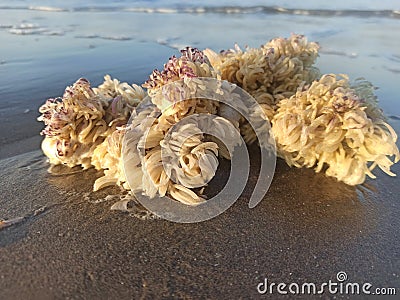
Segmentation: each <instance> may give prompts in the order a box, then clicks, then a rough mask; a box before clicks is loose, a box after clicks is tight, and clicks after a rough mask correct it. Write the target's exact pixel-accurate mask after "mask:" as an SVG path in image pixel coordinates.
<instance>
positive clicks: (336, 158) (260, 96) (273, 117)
mask: <svg viewBox="0 0 400 300" xmlns="http://www.w3.org/2000/svg"><path fill="white" fill-rule="evenodd" d="M318 48H319V46H318V44H316V43H313V42H308V41H307V39H306V38H305V37H304V36H300V35H292V36H291V37H290V38H287V39H284V38H276V39H273V40H271V41H270V42H268V43H266V44H265V45H262V46H261V47H260V48H246V49H245V50H244V51H243V50H241V49H240V48H239V47H238V46H236V47H235V49H234V50H228V51H222V52H220V53H216V52H214V51H212V50H210V49H206V50H204V51H199V50H198V49H194V48H189V47H187V48H186V49H184V50H182V51H181V56H180V57H175V56H173V57H171V58H170V59H169V61H168V62H167V63H166V64H165V65H164V69H163V70H162V71H159V70H155V71H153V73H152V74H151V75H150V78H149V80H147V81H146V82H145V83H144V84H143V87H144V88H147V95H148V96H149V97H148V100H145V101H147V103H145V104H144V105H142V104H143V102H142V103H141V105H139V106H137V105H138V104H139V103H140V102H141V101H142V100H143V99H144V98H145V96H146V93H145V91H144V90H143V89H142V88H141V87H139V86H137V85H129V84H128V83H120V82H119V81H118V80H116V79H111V77H110V76H108V75H107V76H105V81H104V83H103V84H101V85H100V86H98V87H96V88H91V86H90V84H89V82H88V81H87V80H85V79H79V80H78V81H77V82H76V83H75V84H74V85H73V86H71V87H67V88H66V90H65V93H64V95H63V97H62V98H56V99H49V100H47V101H46V103H45V104H44V105H43V106H41V107H40V112H41V113H42V115H41V116H40V117H39V120H40V121H43V122H44V123H45V125H46V127H45V129H44V130H43V131H42V134H44V135H45V136H46V137H45V139H44V141H43V143H42V149H43V152H44V153H45V155H46V156H48V158H49V161H50V163H51V164H64V165H67V166H69V167H73V166H75V165H81V166H82V167H83V168H88V167H90V166H94V167H95V168H96V169H98V170H104V176H103V177H101V178H99V179H97V180H96V182H95V185H94V190H98V189H101V188H103V187H105V186H108V185H114V184H118V185H120V186H122V187H123V188H125V189H127V190H131V191H132V192H140V193H143V194H145V195H147V196H149V197H155V196H156V195H157V196H161V197H162V196H165V195H168V196H170V197H172V198H173V199H175V200H178V201H180V202H182V203H185V204H188V205H196V204H199V203H201V202H204V201H205V196H204V195H202V190H203V189H202V187H204V186H206V185H207V183H208V182H209V181H210V180H211V179H212V178H213V177H214V175H215V173H216V171H217V168H218V165H219V157H224V158H227V159H229V158H230V155H231V151H232V149H233V148H234V146H235V145H237V144H240V139H238V138H237V136H235V135H234V134H233V133H232V132H233V131H235V129H237V130H240V132H241V134H242V135H243V137H244V140H245V141H246V143H253V142H254V141H256V140H257V138H256V135H255V133H254V130H253V128H252V126H254V125H255V124H256V126H259V127H264V126H265V125H266V124H268V121H270V122H271V124H272V130H271V132H272V135H273V137H274V138H275V142H276V145H277V151H278V155H279V156H280V157H282V158H284V159H285V160H286V162H287V163H288V164H289V165H291V166H296V167H308V168H311V167H314V168H315V170H316V171H317V172H319V171H322V170H323V171H325V173H326V174H327V175H328V176H333V177H335V178H337V179H338V180H340V181H343V182H345V183H347V184H350V185H356V184H360V183H362V182H364V180H365V177H366V175H368V176H369V177H372V178H374V175H373V174H372V170H373V169H374V168H375V167H376V166H378V167H380V168H381V169H382V170H383V171H384V172H386V173H387V174H389V175H394V174H393V173H392V172H391V171H390V167H391V165H392V164H393V163H395V162H397V161H398V160H399V157H400V155H399V150H398V148H397V146H396V139H397V136H396V133H395V132H394V130H393V129H392V128H391V127H390V125H389V124H387V123H386V122H385V117H384V115H383V112H382V110H380V109H379V107H378V105H377V98H376V96H375V94H374V87H373V86H372V84H370V83H369V82H368V81H365V80H356V81H355V82H354V83H353V84H351V83H350V82H349V79H348V78H347V77H346V76H345V75H341V76H338V75H334V74H327V75H322V76H321V74H320V72H319V70H318V69H317V68H316V67H315V66H314V63H315V60H316V58H317V56H318ZM202 78H215V79H223V80H226V81H228V82H231V83H233V84H235V85H237V86H239V87H241V88H243V89H244V90H246V91H247V92H248V93H249V94H250V95H252V96H253V97H254V98H255V99H256V101H257V102H258V103H259V106H257V107H245V105H243V103H241V102H240V99H237V97H238V95H237V94H235V93H233V92H232V88H231V86H232V85H226V84H224V82H225V81H218V80H214V81H209V82H206V83H205V82H204V80H203V79H202ZM170 83H174V85H170ZM198 90H203V91H209V93H210V96H209V97H197V96H196V95H197V94H196V93H197V91H198ZM213 93H217V94H219V95H221V96H222V97H223V98H224V99H225V100H224V101H226V103H231V104H232V106H230V105H227V104H224V103H221V102H217V101H213V97H212V94H213ZM202 95H203V96H204V94H202ZM239 106H242V107H241V109H242V110H241V111H245V110H247V111H248V115H249V116H250V120H247V121H246V120H245V119H244V118H243V116H242V115H241V114H240V113H238V111H236V110H235V107H239ZM239 111H240V110H239ZM197 114H208V115H215V116H217V117H216V118H214V119H213V120H212V121H209V120H208V121H204V120H202V119H201V118H192V119H190V120H189V119H186V121H185V122H181V121H182V120H183V119H185V118H187V117H189V116H192V115H197ZM129 119H130V120H131V121H130V122H129V123H128V120H129ZM188 120H189V121H188ZM248 121H250V123H251V124H252V126H251V125H250V124H249V122H248ZM210 122H211V123H210ZM183 123H184V125H182V124H183ZM172 128H173V130H171V129H172ZM232 128H233V129H232ZM217 131H218V132H219V133H220V136H222V137H224V139H223V140H224V142H225V143H226V144H225V145H224V144H222V143H221V141H220V140H219V139H218V138H217V139H216V138H215V137H213V136H212V134H211V135H210V134H206V133H204V132H217ZM216 135H217V136H218V134H216ZM123 140H125V145H126V147H125V148H124V147H123ZM391 158H392V159H393V160H391ZM128 182H129V184H128Z"/></svg>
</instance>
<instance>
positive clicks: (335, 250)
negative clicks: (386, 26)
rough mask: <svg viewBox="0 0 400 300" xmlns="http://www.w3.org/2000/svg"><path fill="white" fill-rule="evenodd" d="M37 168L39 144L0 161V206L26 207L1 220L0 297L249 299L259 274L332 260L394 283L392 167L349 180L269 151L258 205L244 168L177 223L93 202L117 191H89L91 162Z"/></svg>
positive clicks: (303, 271)
mask: <svg viewBox="0 0 400 300" xmlns="http://www.w3.org/2000/svg"><path fill="white" fill-rule="evenodd" d="M397 129H398V127H397ZM252 151H253V152H252V153H253V157H256V155H254V151H255V150H254V149H253V150H252ZM252 162H253V166H254V165H257V158H255V159H253V161H252ZM46 168H47V164H46V163H45V158H44V157H43V156H42V154H41V153H40V151H34V152H29V153H26V154H22V155H19V156H15V157H12V158H8V159H4V160H2V161H0V176H1V178H2V180H1V182H0V195H1V196H0V207H1V218H4V219H11V218H15V217H25V218H24V219H23V220H22V221H21V222H19V223H18V224H15V225H13V226H10V227H8V228H5V229H3V230H0V265H1V274H0V290H1V296H0V298H1V299H28V298H29V299H159V298H169V299H170V298H188V299H198V298H202V299H205V298H211V299H234V298H235V299H249V298H256V297H258V296H260V295H259V294H258V292H257V289H256V287H257V284H258V283H259V282H261V281H263V280H264V278H265V277H266V278H268V280H269V281H270V282H271V281H272V282H277V283H279V282H286V283H288V284H289V283H291V282H297V283H300V284H301V283H303V282H314V283H316V284H317V283H322V282H327V281H328V280H330V279H331V280H336V274H337V273H338V272H339V271H344V272H346V273H347V275H348V282H359V283H364V282H370V283H371V284H372V285H373V286H374V287H399V270H400V261H399V260H398V257H399V249H400V243H399V242H400V235H399V231H398V228H399V226H400V221H399V218H398V216H399V211H400V202H399V199H398V195H399V192H400V187H399V184H398V183H399V181H398V179H395V178H390V177H388V176H385V175H383V174H379V175H380V176H379V179H378V180H375V181H369V182H368V189H367V188H365V187H362V188H358V189H356V188H354V187H349V186H346V185H345V184H343V183H338V182H336V181H335V180H334V179H330V178H327V177H325V176H324V175H321V174H314V172H313V171H312V170H307V169H290V168H289V167H288V166H286V165H285V163H284V162H283V161H281V160H278V164H277V170H276V175H275V177H274V180H273V182H272V185H271V187H270V190H269V191H268V193H267V195H266V196H265V198H264V200H263V201H262V202H261V203H260V204H259V205H258V206H257V207H256V208H254V209H249V208H248V206H247V202H246V199H248V197H249V196H250V194H251V185H252V184H253V185H254V184H255V180H256V178H257V176H256V174H254V173H252V174H251V177H250V185H249V186H248V187H247V188H246V190H245V191H244V194H243V195H242V197H241V198H240V199H239V200H238V201H237V202H236V203H235V204H234V205H233V207H231V208H230V209H229V210H228V211H226V212H225V213H224V214H222V215H220V216H219V217H217V218H214V219H212V220H210V221H207V222H202V223H197V224H176V223H172V222H168V221H164V220H159V219H154V220H141V219H139V218H137V217H133V216H130V215H129V214H127V213H122V212H117V211H111V210H110V209H109V208H110V206H111V202H101V203H97V204H95V203H93V202H94V201H95V200H96V199H101V198H102V197H104V196H105V195H107V194H115V193H117V192H118V189H116V188H108V189H105V190H103V191H99V192H97V193H95V194H92V195H89V196H88V192H89V191H90V190H91V187H92V183H93V181H94V179H95V178H96V176H98V175H99V174H97V173H96V172H95V171H94V170H89V171H85V172H79V173H77V174H72V175H66V176H65V175H64V176H51V175H49V174H47V173H46ZM394 171H395V172H397V173H400V166H399V165H396V166H395V167H394ZM275 296H276V295H275ZM328 296H329V297H332V295H328V294H327V293H325V294H324V295H322V297H323V298H327V297H328Z"/></svg>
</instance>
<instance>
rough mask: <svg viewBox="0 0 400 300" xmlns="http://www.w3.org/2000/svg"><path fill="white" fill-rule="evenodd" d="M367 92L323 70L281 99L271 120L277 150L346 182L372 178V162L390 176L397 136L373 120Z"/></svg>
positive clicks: (297, 162)
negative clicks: (316, 77) (315, 79)
mask: <svg viewBox="0 0 400 300" xmlns="http://www.w3.org/2000/svg"><path fill="white" fill-rule="evenodd" d="M364 86H365V88H367V89H370V86H369V85H365V84H364ZM366 93H368V91H365V92H364V91H363V89H362V87H358V88H356V89H354V88H352V87H351V86H350V84H349V81H348V78H347V77H346V76H342V77H339V76H337V75H335V74H327V75H323V76H322V77H321V78H320V79H319V80H317V81H314V82H313V83H312V84H310V85H309V86H304V87H303V89H300V90H298V91H297V93H296V94H295V95H293V96H292V97H290V98H287V99H283V100H281V101H280V102H279V104H278V106H279V108H278V110H277V113H276V114H275V115H274V117H273V119H272V131H273V134H274V136H275V139H276V142H277V145H278V149H279V154H280V155H281V156H282V157H283V158H284V159H285V160H286V162H287V163H288V164H289V165H294V166H296V167H309V168H310V167H315V170H316V171H317V172H319V171H321V170H325V172H326V174H327V175H328V176H333V177H336V178H337V179H338V180H341V181H344V182H345V183H347V184H349V185H356V184H360V183H363V182H364V180H365V176H366V175H368V176H370V177H371V178H375V176H374V175H373V174H372V172H371V171H372V170H373V169H374V168H375V167H376V166H378V167H380V168H381V169H382V170H383V171H384V172H385V173H387V174H389V175H392V176H393V175H394V174H393V173H392V172H391V171H390V166H391V165H393V163H395V162H397V161H398V160H399V157H400V155H399V150H398V148H397V146H396V139H397V136H396V133H395V132H394V130H393V129H392V128H391V127H390V125H388V124H387V123H385V122H384V120H382V119H379V118H378V119H377V118H376V117H379V115H377V113H376V111H377V110H376V109H372V108H373V105H374V103H371V102H370V103H369V104H366V100H365V99H366V98H362V96H363V95H365V94H366ZM368 108H369V109H368ZM369 113H372V116H370V115H369ZM391 157H393V161H392V160H391V159H390V158H391Z"/></svg>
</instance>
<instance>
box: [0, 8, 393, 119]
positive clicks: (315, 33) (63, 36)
mask: <svg viewBox="0 0 400 300" xmlns="http://www.w3.org/2000/svg"><path fill="white" fill-rule="evenodd" d="M265 3H266V1H257V0H255V1H225V0H224V1H211V0H207V1H123V0H122V1H75V0H74V1H21V0H18V1H0V41H1V48H0V120H1V117H2V111H4V110H5V109H6V110H7V109H9V108H10V106H13V105H19V106H21V105H25V106H26V107H27V108H28V109H32V110H34V109H36V108H37V106H38V105H39V104H40V103H41V102H43V101H44V100H45V98H46V97H48V96H55V95H59V94H60V93H62V90H63V88H64V87H65V85H68V84H71V83H72V82H73V81H74V80H75V79H77V78H79V77H81V76H85V77H87V78H88V79H90V80H91V81H92V82H94V83H99V82H100V81H101V79H102V76H103V74H106V73H111V74H112V75H113V76H115V77H117V78H120V79H122V80H127V81H129V82H137V83H141V82H143V81H144V80H145V79H146V76H148V74H150V73H151V71H152V70H153V69H154V68H156V67H158V68H159V67H161V66H162V64H163V62H165V61H166V60H167V59H168V57H169V56H171V55H173V54H176V52H177V49H179V48H182V47H184V46H186V45H191V46H195V47H199V48H206V47H209V48H213V49H215V50H221V49H227V48H231V47H232V46H233V44H234V43H238V44H239V45H241V46H245V45H250V46H259V45H261V44H263V43H265V42H266V41H268V40H270V39H271V38H274V37H277V36H285V37H287V36H289V35H290V33H292V32H293V33H300V34H305V35H306V36H308V38H309V40H313V41H318V42H319V43H320V45H321V47H322V48H321V54H320V58H319V59H318V62H317V65H318V66H319V67H320V69H321V70H322V71H323V72H325V73H331V72H334V73H347V74H349V75H350V76H351V78H357V77H365V78H366V79H368V80H370V81H372V82H373V83H374V84H375V85H376V86H377V87H379V89H378V90H377V94H378V96H379V98H380V101H381V106H382V107H383V108H384V110H385V111H386V112H387V113H389V114H391V115H400V106H399V105H398V98H399V96H398V92H397V91H398V86H399V83H400V1H398V0H396V1H393V0H383V1H382V0H381V1H372V0H368V1H365V0H363V1H361V0H360V1H346V0H336V1H318V0H311V1H310V0H308V1H284V0H278V1H268V5H267V6H266V5H265Z"/></svg>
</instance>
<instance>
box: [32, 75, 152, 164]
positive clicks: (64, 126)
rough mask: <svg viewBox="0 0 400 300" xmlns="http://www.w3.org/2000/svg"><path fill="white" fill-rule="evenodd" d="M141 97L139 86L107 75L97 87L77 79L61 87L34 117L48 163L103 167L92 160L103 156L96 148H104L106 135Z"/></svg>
mask: <svg viewBox="0 0 400 300" xmlns="http://www.w3.org/2000/svg"><path fill="white" fill-rule="evenodd" d="M143 97H144V91H143V90H142V88H141V87H138V86H135V85H133V86H129V85H128V84H127V83H119V82H118V81H116V80H111V78H110V76H108V75H107V76H105V81H104V83H103V84H102V85H100V86H99V87H97V88H92V87H91V85H90V83H89V81H88V80H86V79H84V78H80V79H79V80H77V81H76V82H75V83H74V84H73V85H72V86H69V87H67V88H66V89H65V92H64V95H63V96H62V97H60V98H55V99H48V100H47V101H46V103H45V104H43V105H42V106H41V107H40V108H39V112H40V113H41V114H42V115H41V116H40V117H39V118H38V120H39V121H43V122H44V124H45V125H46V127H45V128H44V129H43V130H42V132H41V134H42V135H45V139H44V140H43V142H42V150H43V152H44V153H45V155H46V156H47V157H48V158H49V161H50V163H51V164H52V165H59V164H63V165H66V166H68V167H74V166H77V165H80V166H82V167H83V168H85V169H86V168H89V167H91V166H92V165H94V166H95V167H96V168H98V169H103V167H102V162H99V161H96V159H97V158H98V157H100V156H101V157H104V156H105V154H102V155H101V154H100V153H99V152H100V150H99V149H107V146H106V145H107V144H110V143H111V142H110V141H109V138H108V137H110V136H112V135H113V133H114V132H115V131H116V129H117V127H119V126H122V125H124V124H126V122H127V121H128V118H129V116H130V112H131V111H132V108H133V107H134V106H136V105H137V103H139V102H140V101H141V100H142V98H143ZM113 136H114V137H112V138H113V139H115V135H113ZM110 138H111V137H110ZM112 144H115V142H113V143H112ZM97 148H99V149H97ZM108 148H110V146H109V147H108ZM96 150H97V151H96ZM115 151H116V150H113V151H110V153H113V152H115ZM95 152H96V153H97V155H96V156H95V157H93V156H94V153H95ZM109 155H110V154H109ZM93 159H94V160H95V161H93Z"/></svg>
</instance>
